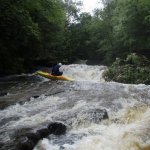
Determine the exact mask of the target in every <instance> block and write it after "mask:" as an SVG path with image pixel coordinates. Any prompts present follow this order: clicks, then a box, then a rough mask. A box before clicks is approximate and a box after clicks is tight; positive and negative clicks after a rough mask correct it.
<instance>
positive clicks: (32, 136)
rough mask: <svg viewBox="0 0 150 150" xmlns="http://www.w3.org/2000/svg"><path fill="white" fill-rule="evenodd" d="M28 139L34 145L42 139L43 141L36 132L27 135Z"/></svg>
mask: <svg viewBox="0 0 150 150" xmlns="http://www.w3.org/2000/svg"><path fill="white" fill-rule="evenodd" d="M27 138H28V139H29V140H30V141H33V143H34V144H36V143H37V142H38V141H39V140H40V139H41V135H40V134H39V133H38V132H36V133H32V132H31V133H27Z"/></svg>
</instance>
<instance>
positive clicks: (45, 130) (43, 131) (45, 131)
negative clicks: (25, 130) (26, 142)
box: [37, 128, 50, 138]
mask: <svg viewBox="0 0 150 150" xmlns="http://www.w3.org/2000/svg"><path fill="white" fill-rule="evenodd" d="M37 133H38V134H39V135H40V137H41V138H44V137H46V136H48V135H49V134H50V131H49V129H48V128H42V129H39V130H37Z"/></svg>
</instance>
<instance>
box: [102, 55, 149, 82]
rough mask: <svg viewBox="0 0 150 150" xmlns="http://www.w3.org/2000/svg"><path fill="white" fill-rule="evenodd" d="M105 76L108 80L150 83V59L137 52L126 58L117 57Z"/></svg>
mask: <svg viewBox="0 0 150 150" xmlns="http://www.w3.org/2000/svg"><path fill="white" fill-rule="evenodd" d="M104 78H105V80H106V81H116V82H122V83H133V84H140V83H144V84H150V61H148V59H147V58H146V57H144V56H138V55H136V54H135V53H133V54H130V55H128V56H127V58H126V60H121V59H119V58H117V59H116V61H115V62H114V63H113V64H112V65H111V66H110V67H109V68H108V70H107V71H106V72H105V73H104Z"/></svg>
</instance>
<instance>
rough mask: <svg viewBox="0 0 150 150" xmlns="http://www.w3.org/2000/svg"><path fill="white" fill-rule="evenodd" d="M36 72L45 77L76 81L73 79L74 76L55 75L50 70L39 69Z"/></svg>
mask: <svg viewBox="0 0 150 150" xmlns="http://www.w3.org/2000/svg"><path fill="white" fill-rule="evenodd" d="M36 73H37V74H38V75H40V76H42V77H45V78H48V79H55V80H66V81H74V79H72V78H69V77H65V76H54V75H51V74H49V73H48V72H44V71H37V72H36Z"/></svg>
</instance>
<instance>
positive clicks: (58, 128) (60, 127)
mask: <svg viewBox="0 0 150 150" xmlns="http://www.w3.org/2000/svg"><path fill="white" fill-rule="evenodd" d="M48 129H49V132H50V133H51V134H54V135H63V134H65V133H66V130H67V127H66V125H64V124H63V123H61V122H55V123H50V124H49V125H48Z"/></svg>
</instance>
